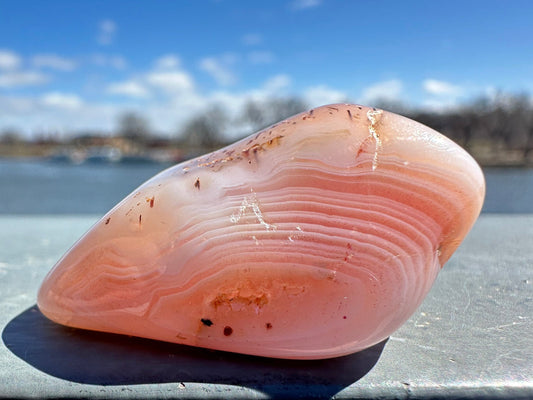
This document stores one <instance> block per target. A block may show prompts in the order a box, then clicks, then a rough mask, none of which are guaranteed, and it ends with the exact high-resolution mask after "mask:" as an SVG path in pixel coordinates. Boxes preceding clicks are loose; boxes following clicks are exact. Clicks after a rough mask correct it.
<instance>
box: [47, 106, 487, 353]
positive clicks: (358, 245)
mask: <svg viewBox="0 0 533 400" xmlns="http://www.w3.org/2000/svg"><path fill="white" fill-rule="evenodd" d="M484 193H485V184H484V179H483V174H482V172H481V169H480V168H479V166H478V165H477V164H476V162H475V161H474V160H473V159H472V157H470V155H468V154H467V153H466V152H465V151H464V150H463V149H462V148H460V147H459V146H458V145H457V144H455V143H454V142H452V141H451V140H449V139H447V138H446V137H444V136H442V135H441V134H439V133H437V132H435V131H434V130H432V129H430V128H428V127H426V126H423V125H421V124H419V123H417V122H414V121H412V120H409V119H407V118H404V117H401V116H399V115H395V114H392V113H389V112H386V111H382V110H376V109H373V108H367V107H362V106H358V105H352V104H336V105H330V106H324V107H320V108H316V109H313V110H310V111H308V112H305V113H302V114H298V115H296V116H294V117H291V118H289V119H287V120H285V121H283V122H280V123H278V124H276V125H273V126H271V127H269V128H267V129H265V130H263V131H261V132H259V133H256V134H254V135H252V136H250V137H248V138H245V139H243V140H241V141H239V142H236V143H234V144H233V145H230V146H228V147H226V148H224V149H221V150H219V151H216V152H213V153H210V154H207V155H205V156H202V157H199V158H196V159H193V160H191V161H188V162H185V163H182V164H179V165H176V166H174V167H172V168H169V169H167V170H165V171H163V172H161V173H160V174H158V175H156V176H155V177H153V178H152V179H150V180H148V181H147V182H146V183H144V184H142V185H141V186H140V187H139V188H138V189H137V190H135V191H134V192H133V193H131V194H130V195H129V196H127V197H126V198H125V199H124V200H123V201H122V202H120V203H119V204H118V205H117V206H115V207H114V208H113V209H112V210H111V211H109V212H108V213H107V214H106V215H105V216H104V217H103V218H102V219H101V220H100V221H99V222H97V223H96V224H95V225H94V226H93V227H92V228H91V229H90V230H89V231H88V232H87V233H86V234H85V235H84V236H83V237H82V238H81V239H80V240H79V241H78V242H77V243H76V244H75V245H74V246H73V247H72V248H71V249H70V250H69V251H68V252H67V253H66V254H65V255H64V256H63V258H61V260H59V262H58V263H57V264H56V265H55V266H54V268H53V269H52V270H51V272H50V273H49V274H48V275H47V277H46V278H45V280H44V282H43V284H42V287H41V289H40V291H39V295H38V305H39V308H40V310H41V311H42V312H43V313H44V314H45V315H46V316H47V317H48V318H50V319H52V320H53V321H56V322H58V323H60V324H64V325H68V326H71V327H76V328H83V329H90V330H95V331H105V332H112V333H119V334H126V335H133V336H139V337H145V338H151V339H157V340H163V341H168V342H175V343H181V344H185V345H190V346H199V347H205V348H210V349H217V350H225V351H231V352H238V353H245V354H253V355H259V356H266V357H277V358H290V359H319V358H328V357H336V356H341V355H345V354H349V353H353V352H356V351H359V350H362V349H365V348H367V347H369V346H372V345H373V344H375V343H378V342H380V341H382V340H383V339H385V338H386V337H388V336H389V335H390V334H391V333H393V332H394V331H395V330H396V329H398V327H400V326H401V325H402V324H403V323H404V322H405V321H406V320H407V319H408V318H409V317H410V316H411V315H412V314H413V312H414V311H415V310H416V309H417V307H418V306H419V305H420V304H421V302H422V301H423V299H424V297H425V296H426V294H427V293H428V292H429V290H430V288H431V286H432V284H433V282H434V280H435V277H436V276H437V273H438V272H439V271H440V269H441V268H442V266H443V265H444V264H445V263H446V261H447V260H448V259H449V258H450V256H451V255H452V254H453V252H454V251H455V250H456V249H457V247H458V246H459V244H460V243H461V241H462V240H463V238H464V237H465V235H466V234H467V233H468V231H469V230H470V228H471V227H472V225H473V224H474V222H475V220H476V218H477V217H478V215H479V212H480V210H481V206H482V203H483V198H484ZM443 307H444V308H445V307H446V305H445V304H443Z"/></svg>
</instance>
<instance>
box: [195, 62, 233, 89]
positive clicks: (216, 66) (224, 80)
mask: <svg viewBox="0 0 533 400" xmlns="http://www.w3.org/2000/svg"><path fill="white" fill-rule="evenodd" d="M229 63H230V62H228V61H225V60H219V59H217V58H215V57H207V58H204V59H203V60H202V61H200V69H202V70H203V71H205V72H207V73H208V74H209V75H210V76H211V77H212V78H213V79H214V80H215V81H216V82H217V83H218V84H219V85H221V86H230V85H233V84H234V83H235V82H236V81H237V79H236V78H235V75H233V73H232V72H231V71H230V70H229V68H228V64H229Z"/></svg>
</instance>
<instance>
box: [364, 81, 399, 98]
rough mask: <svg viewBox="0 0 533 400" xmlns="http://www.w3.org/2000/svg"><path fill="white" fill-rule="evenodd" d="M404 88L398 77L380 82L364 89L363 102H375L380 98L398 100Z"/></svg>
mask: <svg viewBox="0 0 533 400" xmlns="http://www.w3.org/2000/svg"><path fill="white" fill-rule="evenodd" d="M402 90H403V84H402V82H401V81H400V80H398V79H391V80H389V81H383V82H378V83H376V84H374V85H372V86H368V87H367V88H365V89H364V90H363V93H362V96H361V97H362V102H363V103H365V102H374V101H378V100H384V101H398V100H400V97H401V94H402Z"/></svg>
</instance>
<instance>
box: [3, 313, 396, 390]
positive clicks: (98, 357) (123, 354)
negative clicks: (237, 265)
mask: <svg viewBox="0 0 533 400" xmlns="http://www.w3.org/2000/svg"><path fill="white" fill-rule="evenodd" d="M2 339H3V341H4V344H5V345H6V347H7V348H8V349H9V350H10V351H11V352H13V354H15V355H16V356H17V357H19V358H21V359H22V360H24V361H25V362H27V363H28V364H30V365H31V366H33V367H35V368H37V369H38V370H40V371H42V372H45V373H47V374H49V375H51V376H54V377H57V378H61V379H65V380H68V381H71V382H77V383H84V384H91V385H136V384H157V383H171V382H176V383H178V382H197V383H212V384H228V385H239V386H243V387H248V388H251V389H255V390H259V391H261V392H264V393H266V394H268V395H269V396H271V397H273V398H276V397H287V396H290V397H315V398H329V397H332V396H334V395H335V394H336V393H338V392H339V391H341V390H343V389H344V388H346V387H347V386H349V385H351V384H353V383H354V382H357V381H358V380H359V379H361V378H362V377H363V376H364V375H366V374H367V373H368V372H369V371H370V370H371V369H372V368H373V366H374V365H375V364H376V362H377V361H378V359H379V357H380V355H381V353H382V351H383V347H384V346H385V343H386V341H383V342H381V343H379V344H377V345H375V346H373V347H371V348H369V349H366V350H364V351H361V352H359V353H355V354H352V355H349V356H344V357H338V358H333V359H327V360H306V361H301V360H280V359H270V358H264V357H255V356H247V355H239V354H234V353H227V352H221V351H214V350H206V349H201V348H195V347H189V346H183V345H178V344H172V343H166V342H158V341H155V340H149V339H140V338H134V337H129V336H123V335H115V334H108V333H101V332H93V331H85V330H80V329H74V328H68V327H64V326H62V325H58V324H56V323H54V322H52V321H50V320H48V319H47V318H46V317H45V316H44V315H43V314H42V313H41V312H40V311H39V309H38V308H37V306H33V307H30V308H29V309H27V310H26V311H24V312H23V313H21V314H20V315H18V316H17V317H15V318H14V319H13V320H11V321H10V322H9V323H8V324H7V326H6V327H5V329H4V331H3V332H2Z"/></svg>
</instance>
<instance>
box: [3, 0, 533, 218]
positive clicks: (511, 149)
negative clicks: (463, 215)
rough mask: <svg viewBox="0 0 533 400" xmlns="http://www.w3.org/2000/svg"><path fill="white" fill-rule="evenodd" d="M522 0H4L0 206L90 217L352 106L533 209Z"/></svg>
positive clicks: (531, 30) (497, 206)
mask: <svg viewBox="0 0 533 400" xmlns="http://www.w3.org/2000/svg"><path fill="white" fill-rule="evenodd" d="M532 21H533V3H532V2H530V1H512V2H511V1H509V2H502V1H491V0H484V1H475V0H474V1H445V2H436V1H402V2H398V1H381V2H374V1H342V0H289V1H267V2H259V1H237V0H235V1H225V0H205V1H158V2H149V1H125V0H123V1H120V0H115V1H98V0H91V1H85V2H81V1H79V2H72V1H53V0H50V1H46V2H45V1H37V0H35V1H29V0H17V1H14V0H12V1H11V0H1V1H0V214H79V213H91V214H103V213H105V212H106V211H107V210H108V209H109V208H111V207H112V206H113V205H114V204H115V203H116V202H118V201H119V200H121V199H122V198H123V197H124V196H125V195H126V194H128V193H129V192H131V191H132V190H134V189H135V188H136V187H137V186H138V185H140V184H141V183H142V182H143V181H144V180H146V179H148V178H150V177H151V176H153V175H154V174H155V173H157V172H158V171H160V170H162V169H164V168H166V167H168V166H170V165H172V164H174V163H176V162H180V161H183V160H185V159H188V158H190V157H194V156H196V155H199V154H201V153H204V152H206V151H211V150H213V149H215V148H218V147H221V146H224V145H226V144H228V143H230V142H233V141H235V140H236V139H239V138H241V137H244V136H246V135H248V134H250V133H252V132H254V131H256V130H258V129H261V128H263V127H266V126H268V125H270V124H271V123H274V122H277V121H279V120H281V119H283V118H285V117H287V116H290V115H292V114H295V113H297V112H300V111H303V110H305V109H308V108H310V107H315V106H319V105H323V104H327V103H335V102H355V103H361V104H365V105H369V106H375V107H379V108H383V109H386V110H390V111H394V112H397V113H400V114H403V115H406V116H408V117H411V118H413V119H416V120H418V121H420V122H422V123H424V124H426V125H428V126H430V127H432V128H434V129H436V130H438V131H440V132H442V133H444V134H445V135H447V136H449V137H450V138H451V139H453V140H455V141H456V142H457V143H459V144H460V145H461V146H463V147H464V148H466V149H467V150H468V151H469V152H470V153H471V154H472V155H473V156H474V157H475V158H476V159H477V160H478V162H479V163H480V164H481V165H482V166H483V168H484V171H485V174H486V178H487V200H486V203H485V206H484V209H483V211H484V212H493V213H494V212H504V213H531V212H533V200H532V199H533V169H532V168H531V166H533V101H532V93H533V23H532Z"/></svg>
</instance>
